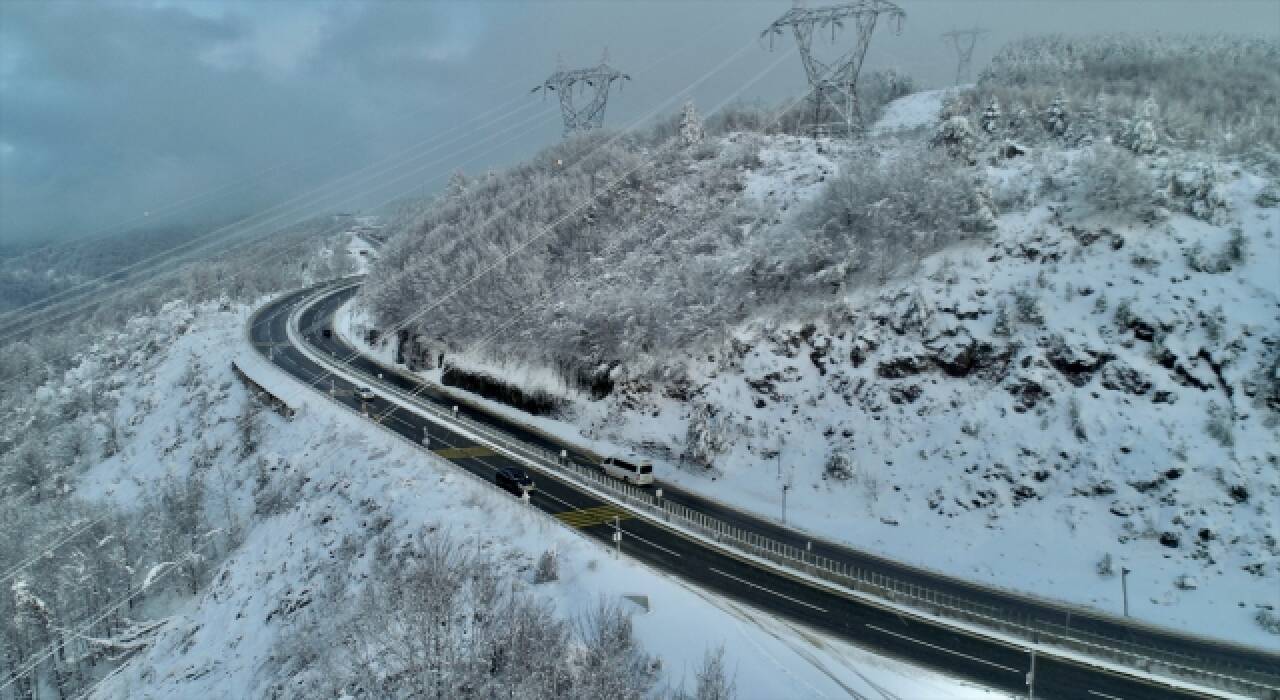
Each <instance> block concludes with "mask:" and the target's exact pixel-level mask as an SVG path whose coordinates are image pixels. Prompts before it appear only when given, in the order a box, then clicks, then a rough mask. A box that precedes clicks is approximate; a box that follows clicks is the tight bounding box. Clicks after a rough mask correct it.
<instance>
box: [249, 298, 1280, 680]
mask: <svg viewBox="0 0 1280 700" xmlns="http://www.w3.org/2000/svg"><path fill="white" fill-rule="evenodd" d="M317 289H318V288H312V289H306V290H301V291H299V292H295V293H292V294H289V295H286V296H284V297H282V298H280V299H278V300H276V301H275V302H272V303H271V304H268V305H267V306H265V307H263V308H262V309H260V310H259V311H258V312H257V314H255V316H254V318H253V319H252V320H251V322H250V323H251V328H250V338H251V341H252V342H253V343H254V345H255V347H257V348H258V349H259V351H260V352H261V353H262V354H263V356H264V357H267V358H268V359H270V361H272V362H273V363H275V364H276V365H277V366H279V367H280V368H281V369H283V370H284V371H286V372H288V373H289V374H291V375H293V376H294V377H296V378H298V379H300V380H302V381H303V382H308V383H312V384H313V386H314V388H315V390H316V391H317V392H320V393H323V394H325V395H329V393H330V391H331V389H332V390H333V391H334V396H333V397H332V399H333V400H335V401H338V402H341V403H344V404H346V405H348V406H351V407H353V408H357V409H363V408H364V407H362V406H361V401H360V399H359V398H358V397H356V396H355V394H354V388H355V387H354V386H353V385H352V384H351V383H349V382H347V381H346V380H345V379H343V378H342V377H338V376H334V375H332V374H330V373H329V372H328V371H327V370H326V369H325V368H323V367H321V366H319V365H317V364H315V363H313V362H312V361H311V360H310V359H308V358H307V357H306V356H305V355H304V354H303V353H302V352H300V351H299V350H298V349H297V348H295V347H293V346H292V345H291V343H290V342H289V337H288V332H287V323H288V319H289V317H290V315H291V313H292V312H293V310H294V308H295V307H296V305H298V304H299V303H300V302H302V301H303V300H305V299H306V298H307V297H309V296H311V295H312V294H313V293H314V292H315V291H316V290H317ZM355 291H356V289H355V288H349V289H346V290H340V291H334V292H331V293H330V294H328V295H326V296H324V297H322V298H321V299H319V300H318V301H317V302H316V303H314V304H311V305H310V306H309V307H308V308H306V309H305V310H303V311H302V313H301V315H300V316H299V323H298V327H299V329H301V331H302V335H303V337H304V340H305V342H307V343H308V344H310V345H311V346H312V348H313V349H314V350H315V351H318V352H320V353H324V354H330V353H332V355H333V356H334V357H336V358H338V359H340V360H343V359H348V363H347V364H348V366H349V368H350V370H351V372H353V373H358V374H363V375H365V376H366V377H367V379H366V380H365V381H363V382H362V385H367V386H371V387H373V388H374V390H375V392H376V391H377V390H378V386H379V384H380V383H385V384H388V385H392V386H397V387H399V388H401V389H404V390H407V391H417V392H418V395H419V396H420V398H421V399H422V400H423V401H424V402H434V403H436V404H438V405H440V406H444V407H452V406H453V405H454V403H455V402H453V401H451V400H450V399H449V398H448V397H447V396H445V395H442V394H440V393H438V392H436V391H434V390H432V389H429V388H425V389H424V388H423V387H422V386H421V385H419V384H418V383H417V382H415V381H413V380H411V379H410V378H408V377H404V376H401V375H399V374H395V373H390V372H385V371H384V370H383V369H382V368H380V367H379V366H378V365H377V364H376V363H375V362H373V361H372V360H370V359H369V358H367V357H364V356H363V355H357V354H356V353H355V352H354V350H353V348H351V347H349V346H348V345H346V344H345V343H343V342H342V341H341V340H340V339H339V338H338V337H337V334H336V333H335V334H332V335H331V336H330V337H325V336H324V334H323V333H322V329H324V328H332V322H331V317H332V315H333V313H334V311H335V310H336V309H337V308H338V307H339V306H340V305H341V304H342V303H343V302H345V301H346V300H347V299H349V298H350V297H351V296H352V295H353V294H354V293H355ZM380 372H381V373H382V374H383V375H384V379H382V380H379V379H378V378H377V375H378V374H379V373H380ZM368 403H369V405H368V406H367V408H368V410H369V413H370V415H373V416H383V415H385V419H383V420H382V424H383V425H384V426H385V427H387V428H389V429H391V430H394V431H396V432H397V433H400V434H402V435H403V436H405V437H406V438H408V439H410V440H412V441H414V442H419V443H420V442H421V440H422V438H423V436H424V431H426V434H427V435H428V436H429V444H430V449H431V450H432V451H434V452H436V454H437V455H439V456H441V457H444V458H446V459H448V460H450V461H451V462H453V463H454V464H456V465H458V466H459V467H461V468H463V469H466V470H468V471H471V472H473V473H474V474H476V475H478V476H480V477H481V478H483V479H485V480H489V481H492V479H493V476H494V473H495V471H496V470H497V469H498V468H500V467H504V466H517V467H522V468H523V467H524V465H523V464H521V463H519V462H517V461H515V460H513V459H510V458H507V457H505V456H503V455H502V454H499V453H496V452H494V451H493V450H491V449H489V448H488V447H487V446H485V445H482V444H478V443H476V442H474V441H472V440H470V439H468V438H465V437H463V436H462V435H460V434H458V433H456V432H454V431H451V430H449V429H448V428H447V427H446V426H442V425H440V424H438V423H433V422H430V421H428V420H427V419H425V418H423V417H421V416H419V415H418V414H416V413H413V412H410V411H406V410H404V409H402V408H400V407H398V406H397V405H394V404H391V403H388V402H387V401H385V400H383V399H382V398H375V399H374V400H373V401H371V402H368ZM459 410H460V412H461V413H463V414H464V415H466V416H467V417H468V418H471V419H472V420H476V421H479V422H482V423H486V424H490V425H492V426H493V427H495V428H498V429H501V430H502V431H503V432H505V433H506V434H508V435H511V436H513V437H515V438H518V439H521V440H523V441H525V442H527V443H529V444H531V445H535V446H539V447H544V448H548V449H554V450H557V451H558V450H560V449H569V451H570V457H571V459H574V460H576V461H579V462H581V463H583V464H589V463H590V460H589V459H588V458H587V457H586V456H585V455H583V454H581V453H579V452H576V451H575V450H574V449H573V448H572V447H571V446H567V445H561V444H558V443H555V442H552V441H551V440H549V439H547V438H545V437H542V436H540V435H537V434H534V433H531V432H529V431H527V430H523V429H521V428H520V426H519V425H514V424H510V423H507V422H506V421H503V420H502V419H501V418H498V417H495V416H493V415H490V414H488V413H484V412H480V411H473V410H470V409H468V408H466V407H460V409H459ZM533 476H534V479H535V481H536V482H537V488H536V490H535V491H533V493H532V498H531V503H532V505H533V506H534V507H537V508H539V509H541V510H544V511H546V512H548V513H550V514H552V515H553V516H555V517H556V518H557V519H559V520H560V521H561V522H562V523H564V524H565V526H566V527H575V528H577V529H579V530H581V531H582V533H584V534H585V535H587V536H590V537H593V538H595V539H598V540H600V541H601V542H604V543H605V544H607V545H609V546H613V540H612V537H613V533H614V530H615V527H619V528H620V529H621V532H622V545H621V549H622V553H623V554H625V555H627V556H630V557H633V558H635V559H638V560H640V561H642V562H644V563H646V564H648V565H650V566H653V567H655V568H657V569H660V570H662V571H666V572H669V573H672V574H675V575H677V576H679V577H681V578H683V579H685V580H687V581H690V582H692V583H694V584H696V585H698V586H700V587H702V588H705V589H708V590H711V591H715V592H717V593H720V594H723V595H725V596H728V597H730V598H732V599H735V600H738V601H742V602H745V603H748V604H750V605H753V606H755V607H758V608H760V609H762V610H766V611H768V612H771V613H775V614H779V615H783V616H786V617H788V618H790V619H792V620H796V621H798V622H801V623H804V624H807V625H809V626H812V627H813V628H815V629H818V630H822V631H824V632H827V633H830V634H833V635H835V636H838V637H840V638H842V639H845V640H848V641H850V642H853V643H855V644H857V645H859V646H862V647H865V648H867V649H871V650H875V651H877V652H880V653H884V654H888V655H891V656H894V657H897V658H900V659H903V660H906V661H909V662H911V663H915V664H918V665H921V666H925V667H929V668H932V669H934V670H936V671H939V672H941V673H944V674H947V675H951V676H955V677H960V678H965V679H969V680H972V681H975V682H977V683H979V684H982V685H985V686H989V687H992V688H996V689H999V690H1004V691H1008V692H1012V693H1018V694H1024V695H1025V694H1026V693H1027V692H1028V686H1027V673H1028V671H1029V670H1030V666H1031V655H1030V653H1029V652H1028V651H1027V650H1026V649H1025V648H1024V647H1020V646H1017V645H1010V644H1006V643H1004V642H1000V641H995V640H992V639H989V638H987V637H985V636H981V635H978V634H974V633H970V632H965V631H960V630H956V629H953V628H950V627H946V626H942V625H938V624H936V623H933V622H930V621H928V620H922V619H918V618H914V617H906V616H902V615H899V614H898V613H896V612H894V611H893V610H891V609H888V608H883V607H879V606H877V605H874V604H871V603H868V602H866V601H862V600H858V599H853V598H849V597H845V596H843V595H840V594H838V593H835V592H832V591H830V590H828V589H826V588H823V587H819V586H814V585H812V584H810V583H808V582H806V581H805V580H804V579H802V578H798V577H790V576H787V575H785V574H782V573H778V572H776V571H774V570H772V569H768V568H764V567H760V566H757V565H755V564H753V563H751V562H750V561H748V560H745V559H739V558H736V557H733V556H731V555H728V554H725V553H723V552H721V551H719V550H717V549H714V548H710V547H708V546H706V545H704V544H703V543H701V542H700V541H698V540H696V539H690V538H686V537H684V536H682V535H680V534H678V533H676V532H673V531H672V530H670V529H667V528H664V527H661V526H658V525H655V524H651V523H648V522H646V521H645V520H643V519H640V518H635V517H628V514H627V513H626V512H625V511H623V510H621V509H618V508H616V507H614V506H613V505H611V504H609V503H607V502H603V501H601V500H599V499H597V498H595V497H594V496H592V495H591V494H590V493H588V492H584V491H582V490H579V489H578V488H576V487H575V486H574V484H573V483H572V482H570V481H568V480H560V479H556V478H551V477H548V476H546V475H541V474H537V473H534V474H533ZM655 486H661V487H662V489H663V498H664V499H669V500H672V501H678V502H680V503H682V504H684V505H686V506H688V507H690V508H694V509H697V510H699V511H701V512H704V513H707V514H709V515H712V516H714V517H716V518H720V519H722V520H724V521H727V522H729V523H731V524H733V525H735V526H736V527H740V528H743V529H748V530H751V531H753V532H757V533H759V534H763V535H766V536H768V537H771V538H773V539H775V540H778V541H782V542H787V543H790V544H792V545H793V546H799V547H804V546H805V545H806V543H808V542H812V547H813V550H814V552H815V553H817V554H820V555H821V556H825V557H828V558H831V559H837V560H841V561H846V562H850V563H852V564H855V565H856V566H859V567H862V568H865V569H872V570H876V571H879V572H881V573H884V574H886V575H889V576H892V577H895V578H897V579H899V580H902V581H906V582H910V583H914V584H917V585H920V586H927V587H929V588H932V589H934V590H938V591H942V592H947V593H951V594H952V595H956V596H961V597H964V598H966V599H968V600H973V601H977V602H982V603H986V604H988V605H993V606H997V607H1000V608H1002V609H1004V610H1007V611H1010V612H1011V613H1016V614H1018V615H1021V616H1022V619H1025V620H1028V621H1047V622H1058V623H1060V624H1061V623H1063V622H1067V623H1069V624H1070V626H1071V629H1072V630H1080V631H1081V632H1096V633H1101V634H1106V635H1107V636H1110V637H1113V638H1121V639H1129V640H1132V641H1133V642H1134V643H1138V644H1142V645H1144V646H1160V647H1161V648H1164V649H1171V650H1175V651H1185V652H1188V653H1194V654H1197V655H1200V656H1202V657H1203V656H1210V655H1212V656H1214V657H1215V658H1221V659H1222V660H1223V661H1224V662H1227V663H1231V664H1233V665H1234V666H1235V667H1236V668H1238V669H1240V670H1241V672H1245V673H1249V674H1250V675H1252V676H1254V677H1260V678H1268V677H1269V676H1270V674H1271V673H1276V674H1277V677H1280V655H1272V654H1267V653H1266V652H1263V651H1258V650H1252V649H1245V648H1237V647H1233V646H1231V645H1225V644H1216V643H1212V642H1209V641H1207V640H1201V639H1198V638H1192V637H1182V636H1178V635H1176V634H1174V633H1171V632H1168V631H1164V630H1158V629H1154V628H1148V627H1139V626H1130V625H1125V624H1123V622H1121V621H1117V620H1115V619H1111V618H1108V617H1106V616H1102V615H1090V614H1085V613H1082V612H1081V611H1079V610H1072V612H1071V615H1070V618H1069V619H1068V618H1067V615H1066V609H1065V608H1060V607H1056V606H1054V605H1053V604H1052V603H1049V602H1047V601H1038V600H1034V599H1028V598H1025V597H1021V596H1017V595H1015V594H1006V593H1002V592H999V591H992V590H989V589H984V588H979V587H976V586H972V585H968V584H966V583H964V582H962V581H959V580H955V579H951V578H948V577H944V576H940V575H938V574H935V573H931V572H927V571H921V570H918V569H914V568H911V567H906V566H903V565H900V564H897V563H895V562H892V561H888V560H885V559H881V558H879V557H874V556H870V555H867V554H865V553H862V552H858V551H855V550H852V549H849V548H846V547H842V546H839V545H835V544H832V543H828V542H822V541H818V540H810V539H809V538H808V537H807V536H805V535H803V534H801V533H797V532H795V531H793V530H789V529H787V528H786V527H783V526H781V525H779V524H777V523H774V522H770V521H768V520H763V519H760V518H756V517H753V516H751V515H748V514H744V513H741V512H739V511H737V510H733V509H731V508H728V507H726V506H724V505H723V504H719V503H716V502H714V501H709V500H707V499H705V498H701V497H699V496H697V495H694V494H691V493H689V492H687V491H684V490H681V489H679V488H678V487H675V486H673V485H671V484H662V483H660V484H656V485H655ZM513 498H514V497H513ZM615 517H616V518H618V519H617V520H615ZM1034 686H1035V687H1034V689H1035V696H1036V697H1046V698H1089V699H1090V700H1097V699H1098V698H1125V699H1129V698H1174V697H1200V696H1198V695H1194V694H1186V693H1182V692H1179V691H1175V690H1173V689H1171V688H1169V687H1168V686H1164V685H1161V684H1153V683H1151V682H1149V681H1146V680H1143V679H1141V678H1138V677H1134V676H1127V675H1118V674H1115V673H1112V672H1108V671H1104V670H1099V669H1096V668H1093V667H1091V666H1085V665H1078V664H1076V663H1074V662H1069V661H1064V660H1060V659H1056V658H1047V657H1045V656H1043V655H1038V656H1037V657H1036V659H1035V683H1034ZM1278 693H1280V691H1278ZM1278 697H1280V695H1278Z"/></svg>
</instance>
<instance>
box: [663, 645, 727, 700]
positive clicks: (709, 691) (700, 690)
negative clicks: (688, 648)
mask: <svg viewBox="0 0 1280 700" xmlns="http://www.w3.org/2000/svg"><path fill="white" fill-rule="evenodd" d="M695 681H696V685H695V686H694V691H693V697H692V698H691V699H688V700H733V698H735V697H737V694H738V692H737V688H736V686H735V684H734V682H733V680H732V679H730V678H729V677H728V676H727V675H726V673H725V668H724V647H717V648H716V649H715V651H708V652H707V653H706V654H705V655H704V656H703V658H702V666H701V667H700V668H699V669H698V672H697V674H696V676H695ZM677 697H679V698H680V700H686V698H685V697H684V696H683V695H681V696H677Z"/></svg>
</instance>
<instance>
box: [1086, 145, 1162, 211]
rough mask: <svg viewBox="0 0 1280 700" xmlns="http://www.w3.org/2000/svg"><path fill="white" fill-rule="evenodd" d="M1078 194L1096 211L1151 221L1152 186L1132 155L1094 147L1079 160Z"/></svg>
mask: <svg viewBox="0 0 1280 700" xmlns="http://www.w3.org/2000/svg"><path fill="white" fill-rule="evenodd" d="M1078 168H1079V176H1080V179H1079V191H1080V194H1081V196H1082V198H1083V199H1084V201H1085V202H1087V203H1088V204H1089V205H1090V206H1091V207H1092V208H1093V209H1094V210H1095V211H1099V212H1106V213H1112V214H1119V215H1121V216H1125V217H1127V216H1136V217H1139V218H1150V217H1151V215H1152V211H1153V206H1152V204H1153V201H1154V191H1155V183H1154V181H1153V179H1152V177H1151V175H1150V173H1148V172H1147V170H1146V169H1144V168H1143V167H1142V164H1141V163H1140V162H1139V161H1138V159H1137V158H1135V157H1134V156H1133V154H1131V153H1129V152H1128V151H1126V150H1124V149H1120V148H1116V147H1114V146H1111V145H1108V144H1095V145H1094V146H1093V147H1091V148H1090V149H1089V150H1088V151H1087V152H1086V153H1085V154H1084V156H1083V157H1081V158H1080V159H1079V161H1078Z"/></svg>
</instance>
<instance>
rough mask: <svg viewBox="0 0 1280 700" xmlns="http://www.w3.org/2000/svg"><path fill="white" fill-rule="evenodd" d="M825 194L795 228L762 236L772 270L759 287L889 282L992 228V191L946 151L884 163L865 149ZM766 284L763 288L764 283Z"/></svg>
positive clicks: (760, 252)
mask: <svg viewBox="0 0 1280 700" xmlns="http://www.w3.org/2000/svg"><path fill="white" fill-rule="evenodd" d="M841 173H842V174H841V176H840V177H838V178H836V179H835V180H833V181H832V182H831V183H830V184H829V185H828V186H827V187H826V188H825V189H824V190H823V191H822V193H821V194H819V195H818V196H817V197H816V198H815V199H814V201H813V203H812V204H811V205H810V208H809V209H808V210H807V211H805V212H804V213H803V215H802V216H801V217H799V221H798V226H797V227H796V228H794V229H792V230H785V231H783V230H778V231H775V232H772V233H771V235H769V236H764V237H761V238H760V239H758V241H757V249H756V252H755V257H757V258H758V259H759V260H761V261H762V265H764V264H765V263H763V261H771V260H776V261H777V262H776V263H768V264H769V265H770V268H766V269H764V270H762V271H761V272H762V274H761V275H759V276H757V280H758V282H757V285H764V286H765V287H766V289H767V288H771V287H773V286H774V285H777V287H779V288H790V289H792V290H796V291H798V290H799V289H802V288H804V287H808V286H810V285H818V286H822V287H826V288H831V287H832V286H838V285H841V284H847V283H850V282H858V281H862V280H868V281H875V280H884V279H887V278H888V277H890V276H891V275H893V274H894V273H895V272H897V271H898V270H900V269H901V268H902V267H903V266H904V265H906V264H909V263H911V262H914V261H916V260H919V259H920V258H922V257H923V256H925V255H928V254H930V253H933V252H935V251H938V250H941V249H943V248H945V247H947V246H948V245H951V244H952V243H954V242H958V241H961V240H965V239H968V238H970V237H972V236H973V234H977V233H980V232H982V231H983V230H985V227H986V226H988V225H989V224H990V219H991V217H993V216H994V212H992V211H991V209H993V208H994V203H992V202H990V200H989V192H987V193H983V192H980V191H978V190H979V188H978V186H977V185H976V184H975V182H974V178H973V175H972V174H971V173H970V172H969V171H968V169H967V168H964V167H961V166H958V165H957V164H955V163H953V162H952V161H950V159H948V158H947V157H946V156H945V155H943V154H941V153H937V152H934V151H929V150H923V151H920V152H918V153H907V154H903V155H902V156H901V157H899V158H894V159H892V160H889V161H887V162H882V161H881V159H880V157H879V156H878V155H877V154H875V153H870V152H860V153H857V154H855V155H854V156H852V157H851V158H850V160H849V161H848V162H846V163H845V164H843V165H842V167H841ZM757 289H759V286H757Z"/></svg>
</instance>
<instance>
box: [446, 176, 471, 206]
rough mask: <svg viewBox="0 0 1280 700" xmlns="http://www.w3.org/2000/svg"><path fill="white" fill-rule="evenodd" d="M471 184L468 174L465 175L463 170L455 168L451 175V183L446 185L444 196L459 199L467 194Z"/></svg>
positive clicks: (449, 198)
mask: <svg viewBox="0 0 1280 700" xmlns="http://www.w3.org/2000/svg"><path fill="white" fill-rule="evenodd" d="M470 185H471V183H470V181H468V180H467V176H466V175H463V174H462V171H461V170H455V171H453V174H452V175H450V176H449V184H447V185H445V187H444V198H445V199H448V200H452V199H457V198H458V197H461V196H462V195H464V194H466V192H467V188H468V187H470Z"/></svg>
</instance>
